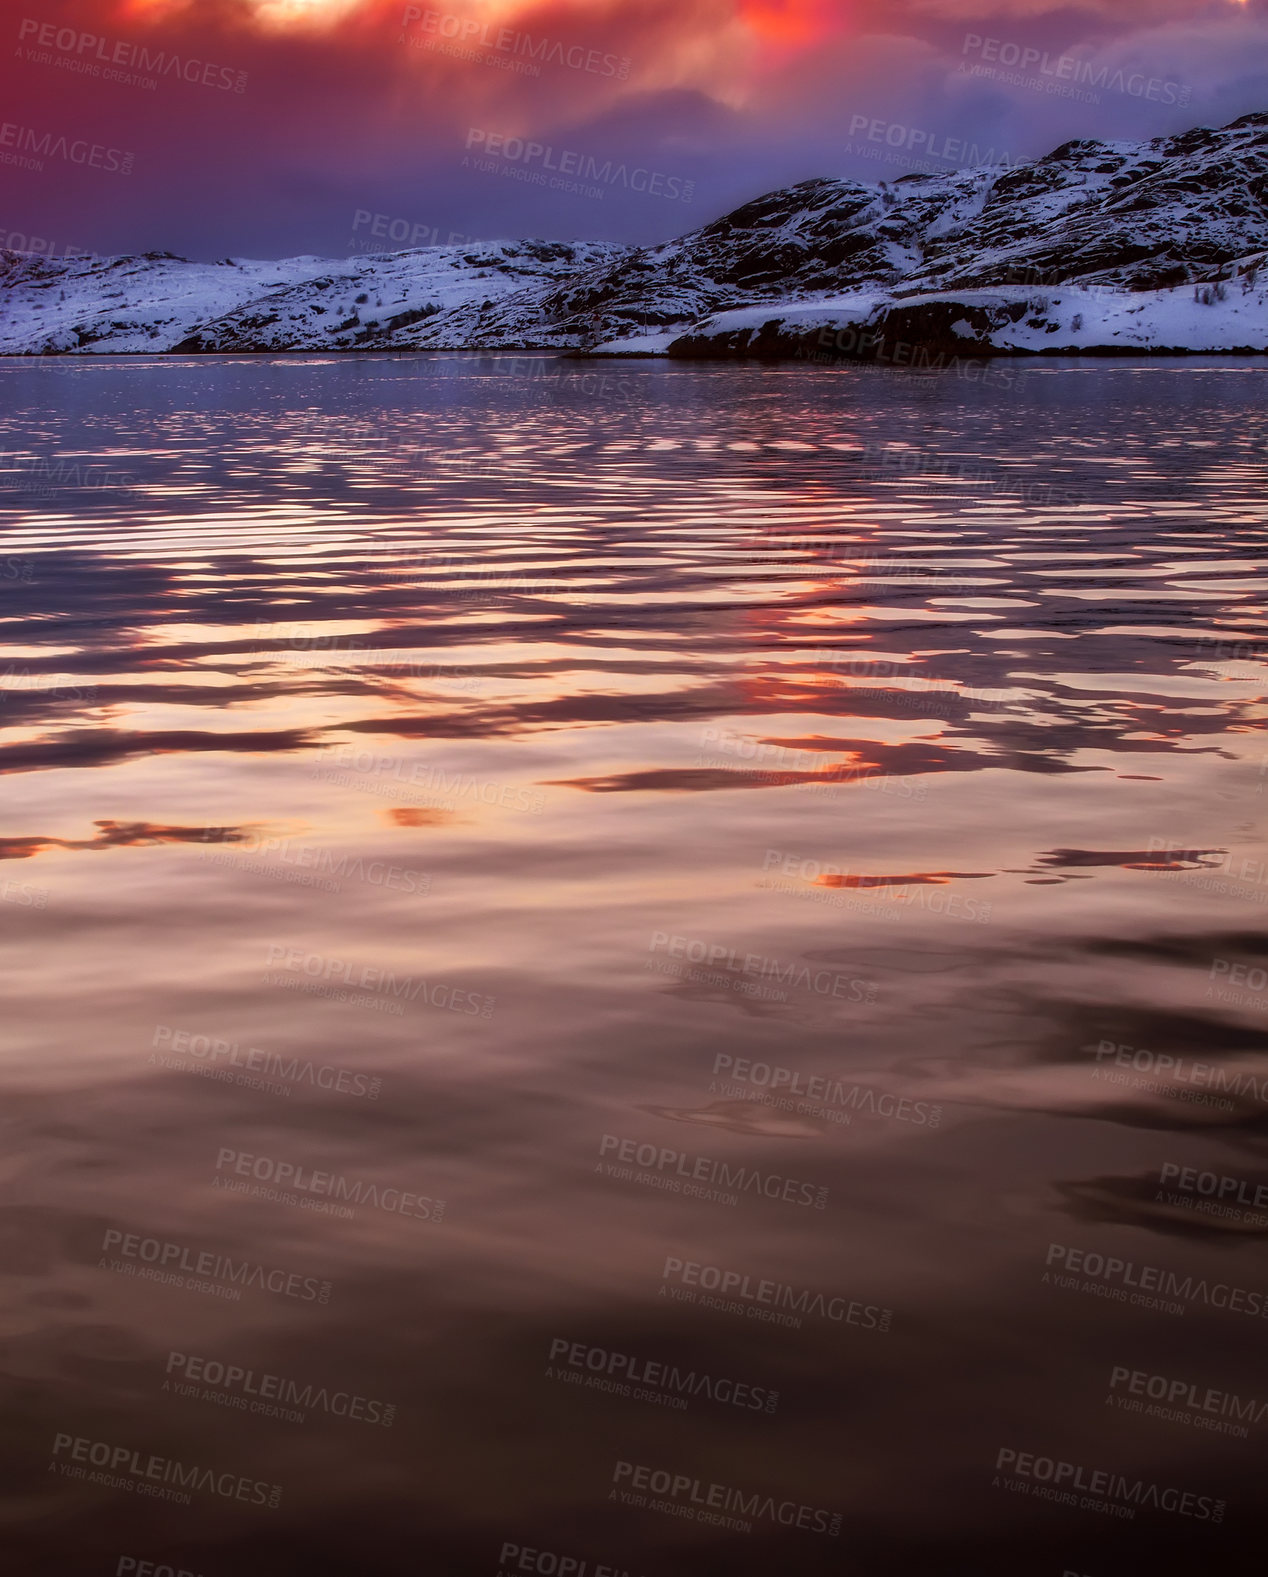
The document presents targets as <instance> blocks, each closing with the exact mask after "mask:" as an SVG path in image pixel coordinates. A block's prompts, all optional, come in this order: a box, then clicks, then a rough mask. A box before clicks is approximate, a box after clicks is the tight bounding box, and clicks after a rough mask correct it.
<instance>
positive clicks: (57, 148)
mask: <svg viewBox="0 0 1268 1577" xmlns="http://www.w3.org/2000/svg"><path fill="white" fill-rule="evenodd" d="M9 148H17V149H18V150H19V151H18V152H17V153H9V152H7V151H6V152H0V163H3V164H16V165H18V166H20V167H21V168H22V169H24V170H42V169H43V168H44V160H45V159H64V160H65V161H66V162H67V164H86V165H88V166H89V167H90V168H91V169H94V170H110V171H113V172H114V173H115V174H117V175H131V174H132V166H133V164H134V162H135V160H136V155H135V154H134V153H126V152H125V151H124V150H123V149H122V148H107V147H105V146H104V145H103V144H101V143H99V142H88V141H86V140H85V139H84V138H83V137H77V138H75V139H74V140H73V141H70V140H68V139H67V137H66V136H65V134H64V133H62V134H55V133H53V132H51V131H46V132H44V133H43V134H42V135H41V134H40V133H38V132H36V131H35V129H34V128H33V127H31V126H18V125H16V124H15V123H14V122H13V121H8V120H7V121H5V122H4V123H3V124H0V149H4V150H7V149H9Z"/></svg>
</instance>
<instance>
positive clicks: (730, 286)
mask: <svg viewBox="0 0 1268 1577" xmlns="http://www.w3.org/2000/svg"><path fill="white" fill-rule="evenodd" d="M1266 253H1268V114H1265V113H1259V114H1254V115H1246V116H1243V117H1242V118H1241V119H1240V120H1237V121H1234V122H1233V123H1232V124H1231V125H1230V126H1226V127H1224V128H1223V129H1222V130H1210V129H1207V128H1197V129H1195V130H1192V131H1189V132H1185V133H1183V134H1181V135H1179V136H1175V137H1162V138H1155V139H1154V140H1152V141H1150V142H1143V143H1130V142H1114V143H1106V142H1092V141H1079V142H1070V143H1067V144H1065V145H1064V146H1063V147H1061V148H1058V149H1056V150H1055V152H1053V153H1050V154H1048V155H1047V156H1046V157H1045V158H1042V159H1038V160H1035V161H1033V162H1032V163H1029V164H1024V165H1016V166H1002V165H994V166H988V167H985V168H981V169H974V170H963V171H952V172H949V173H948V174H946V175H911V176H903V177H902V178H900V179H899V180H897V181H895V182H893V183H892V184H885V183H882V184H880V185H875V186H873V185H868V184H865V183H862V182H858V181H844V180H813V181H803V182H801V183H800V184H798V185H796V186H792V187H789V188H787V189H786V190H783V191H778V192H772V193H769V194H767V195H766V196H764V197H760V198H758V199H756V200H755V201H753V202H751V203H747V204H745V205H744V206H743V207H741V208H738V209H736V210H735V211H734V212H733V213H730V214H727V215H726V216H725V217H723V218H721V219H718V220H716V221H715V222H714V223H712V224H709V225H705V226H704V227H702V228H701V229H699V230H696V231H693V232H691V233H690V234H689V235H686V236H683V237H680V238H679V239H677V240H675V241H669V242H666V243H664V244H663V245H660V246H655V247H648V248H633V247H620V246H615V245H610V244H604V243H584V242H582V243H575V244H566V243H558V242H543V241H519V242H488V243H479V244H476V245H470V246H463V247H455V246H449V247H429V248H422V249H416V250H412V251H404V252H396V253H390V254H386V255H383V256H377V257H373V256H371V257H359V258H357V259H354V260H348V261H343V262H332V261H329V260H322V259H320V258H313V257H300V258H291V259H289V260H287V261H285V262H281V263H258V262H246V261H242V260H227V261H225V262H223V263H217V264H201V263H189V262H185V261H183V260H181V259H179V258H174V257H171V256H170V255H168V254H154V253H150V254H147V255H146V256H145V257H130V258H115V259H105V260H78V261H59V262H51V261H43V260H40V259H31V258H19V257H17V256H16V255H15V254H13V253H0V352H9V353H12V352H18V353H25V354H39V353H61V352H70V353H80V354H84V353H93V352H103V351H104V352H131V353H135V352H149V353H153V352H156V351H166V350H179V351H182V352H187V351H221V352H228V351H279V350H324V351H330V350H378V349H398V350H477V349H512V348H517V349H518V348H530V347H537V348H555V349H563V350H568V349H582V350H588V351H590V352H591V353H594V352H598V353H601V354H616V355H621V354H627V355H628V354H644V355H649V354H650V355H666V354H668V355H671V356H706V357H718V356H724V357H734V356H785V355H792V354H797V355H806V354H812V355H815V356H816V357H820V358H822V359H835V358H845V357H854V356H860V355H862V356H871V357H883V358H888V359H892V360H895V361H901V362H903V364H908V363H909V362H911V361H915V362H916V363H917V364H919V363H920V358H919V357H915V356H913V355H911V354H910V353H911V351H912V348H913V347H916V348H919V349H920V350H921V351H922V353H930V352H932V353H935V354H960V353H963V354H973V355H982V354H992V353H1008V352H1014V353H1017V352H1021V353H1024V352H1035V351H1047V352H1054V351H1062V352H1064V353H1066V354H1072V353H1088V352H1098V351H1100V352H1111V353H1112V352H1115V351H1128V350H1134V351H1142V350H1166V349H1172V350H1184V349H1188V350H1195V351H1233V350H1242V351H1244V350H1254V351H1259V352H1264V351H1268V296H1266V294H1265V286H1268V266H1264V259H1265V254H1266ZM1261 275H1263V276H1265V277H1264V278H1263V280H1262V282H1261ZM904 347H905V349H904Z"/></svg>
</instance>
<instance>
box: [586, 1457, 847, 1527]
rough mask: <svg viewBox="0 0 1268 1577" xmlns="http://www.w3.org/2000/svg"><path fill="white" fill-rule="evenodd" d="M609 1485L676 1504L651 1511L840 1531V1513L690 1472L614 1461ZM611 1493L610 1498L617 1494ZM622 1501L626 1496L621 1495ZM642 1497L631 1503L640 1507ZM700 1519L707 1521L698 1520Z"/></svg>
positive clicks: (653, 1506) (654, 1504)
mask: <svg viewBox="0 0 1268 1577" xmlns="http://www.w3.org/2000/svg"><path fill="white" fill-rule="evenodd" d="M612 1482H613V1484H617V1485H627V1486H628V1487H629V1489H631V1490H649V1491H650V1492H651V1493H652V1494H653V1495H661V1496H668V1497H669V1499H670V1501H675V1502H678V1505H677V1506H676V1507H672V1508H666V1507H663V1506H657V1505H656V1503H655V1502H652V1503H651V1508H652V1509H653V1510H665V1509H671V1510H672V1511H673V1513H674V1514H675V1515H681V1514H682V1512H683V1511H686V1510H688V1508H690V1509H691V1510H692V1511H695V1512H697V1513H699V1512H701V1511H705V1512H708V1511H726V1512H732V1513H735V1514H736V1515H738V1516H740V1517H755V1518H757V1517H760V1518H765V1519H766V1520H767V1521H768V1522H777V1523H779V1524H780V1525H781V1526H783V1527H785V1528H801V1529H802V1530H803V1531H804V1532H807V1533H812V1532H813V1533H824V1534H827V1535H828V1537H829V1538H836V1537H837V1535H838V1534H839V1533H840V1531H841V1514H840V1512H837V1511H823V1510H821V1509H820V1508H819V1507H817V1506H807V1505H802V1504H801V1503H800V1502H799V1501H795V1500H776V1499H775V1497H774V1496H773V1495H763V1494H762V1493H761V1492H760V1491H759V1490H754V1491H746V1490H742V1489H735V1488H732V1487H731V1486H730V1485H727V1484H710V1483H708V1482H706V1481H705V1480H703V1479H698V1478H692V1477H691V1475H690V1474H689V1473H671V1472H669V1471H668V1470H667V1469H665V1468H653V1467H644V1466H642V1465H641V1464H638V1463H634V1462H617V1463H616V1464H615V1465H614V1467H613V1470H612ZM616 1493H617V1492H616V1491H615V1490H614V1491H613V1495H616ZM620 1498H621V1499H623V1500H624V1499H626V1498H627V1497H626V1496H624V1495H622V1496H621V1497H620ZM640 1500H641V1497H639V1498H636V1499H635V1500H634V1502H633V1503H634V1504H639V1503H640ZM700 1520H702V1521H707V1520H710V1519H709V1518H708V1517H701V1518H700Z"/></svg>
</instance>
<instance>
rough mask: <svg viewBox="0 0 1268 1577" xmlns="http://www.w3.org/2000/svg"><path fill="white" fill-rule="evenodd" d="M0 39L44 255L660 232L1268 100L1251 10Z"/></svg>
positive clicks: (231, 13) (905, 0) (1265, 66)
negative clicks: (779, 191)
mask: <svg viewBox="0 0 1268 1577" xmlns="http://www.w3.org/2000/svg"><path fill="white" fill-rule="evenodd" d="M3 25H4V27H5V28H6V29H7V31H8V48H7V50H6V51H5V54H4V63H3V68H2V69H3V72H4V90H3V110H2V111H0V161H3V162H2V163H0V191H3V192H4V193H5V197H4V202H3V206H2V207H0V245H3V244H8V245H9V246H12V247H26V246H32V247H33V246H35V242H36V241H37V240H38V241H39V242H41V243H43V245H42V247H39V248H37V249H41V250H52V252H53V253H54V255H59V256H60V255H62V254H63V253H64V252H65V251H67V250H70V249H75V248H79V249H84V250H93V251H97V252H102V253H117V252H138V251H144V250H147V249H162V250H170V251H173V252H177V253H180V254H181V255H184V256H188V257H195V258H203V259H213V258H219V257H224V256H227V255H235V256H253V257H279V256H286V255H293V254H297V253H318V254H320V255H324V256H335V257H338V256H347V255H350V254H352V253H354V252H358V251H365V250H372V249H392V248H393V247H399V246H406V245H411V244H413V245H425V244H430V243H434V242H436V241H439V242H445V241H447V240H449V239H450V238H451V237H453V238H454V239H460V238H468V237H470V238H479V239H491V238H496V237H502V236H534V235H536V236H544V237H549V238H571V237H591V238H596V239H611V240H622V241H634V242H650V241H657V240H662V239H665V238H667V237H669V236H672V235H676V234H680V233H682V232H683V231H686V230H689V229H692V228H694V227H695V226H697V225H699V224H702V223H705V222H707V221H708V220H710V219H713V218H716V217H717V216H718V215H719V214H721V213H723V212H725V211H726V210H727V209H728V208H730V207H733V206H735V205H736V204H738V203H740V202H743V201H744V200H746V199H747V198H749V197H753V196H756V195H758V194H759V193H761V192H763V191H767V190H770V189H771V188H773V187H777V186H781V185H785V184H787V183H789V182H791V181H795V180H801V179H804V178H806V177H809V176H815V175H833V176H853V177H855V178H857V179H862V180H869V181H879V180H892V179H894V178H895V177H896V176H897V175H900V174H903V173H904V172H905V171H908V170H911V169H918V168H927V169H931V170H952V169H954V168H956V167H957V166H958V165H963V164H972V163H977V162H985V161H987V160H991V159H1000V158H1006V159H1022V158H1028V157H1033V156H1036V155H1039V154H1042V153H1045V152H1047V151H1049V150H1050V149H1051V148H1053V147H1055V146H1056V145H1058V144H1060V143H1062V142H1064V141H1066V140H1068V139H1070V138H1072V137H1107V138H1145V137H1151V136H1156V135H1159V134H1162V133H1170V132H1175V131H1181V130H1184V129H1186V128H1188V127H1189V126H1192V125H1199V124H1206V125H1213V126H1218V125H1222V124H1225V123H1226V122H1228V121H1229V120H1232V119H1234V118H1236V117H1237V116H1239V115H1242V114H1245V113H1247V112H1248V111H1250V110H1258V109H1265V108H1268V0H1245V3H1244V4H1243V3H1241V0H1209V3H1206V4H1194V3H1185V0H1131V3H1128V0H1087V3H1085V4H1083V5H1074V4H1060V5H1058V4H1049V3H1048V0H889V3H887V4H881V3H879V0H573V3H568V0H545V3H537V0H416V3H413V4H407V3H406V0H17V3H16V5H15V7H14V8H12V9H11V10H10V11H9V15H8V18H7V19H6V21H5V23H4V24H3ZM129 166H130V168H129ZM583 175H584V176H586V177H588V178H586V179H581V178H580V177H581V176H583ZM24 238H25V240H24Z"/></svg>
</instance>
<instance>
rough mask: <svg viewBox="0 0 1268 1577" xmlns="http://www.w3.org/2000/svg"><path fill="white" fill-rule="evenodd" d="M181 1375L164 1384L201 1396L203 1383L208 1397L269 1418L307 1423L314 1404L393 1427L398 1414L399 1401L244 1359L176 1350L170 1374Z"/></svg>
mask: <svg viewBox="0 0 1268 1577" xmlns="http://www.w3.org/2000/svg"><path fill="white" fill-rule="evenodd" d="M173 1372H175V1375H176V1379H175V1380H173V1379H171V1378H168V1379H165V1380H164V1381H163V1389H164V1390H165V1391H166V1390H168V1389H174V1390H175V1392H176V1394H177V1395H178V1396H192V1395H196V1394H197V1393H198V1392H199V1390H200V1388H202V1397H203V1399H212V1400H215V1401H216V1402H219V1403H220V1404H221V1405H223V1406H229V1407H236V1408H238V1409H239V1410H240V1411H242V1412H250V1413H259V1414H262V1415H264V1416H265V1417H268V1418H286V1419H288V1420H290V1421H292V1422H299V1423H302V1422H303V1419H304V1414H303V1412H301V1411H298V1409H302V1408H312V1409H315V1410H317V1411H320V1412H323V1413H329V1414H331V1415H332V1416H333V1417H335V1418H348V1419H353V1420H356V1421H357V1422H360V1423H366V1424H381V1425H382V1426H383V1428H385V1429H390V1428H391V1426H392V1423H393V1420H394V1419H395V1417H396V1404H395V1403H393V1402H378V1401H375V1400H374V1399H373V1398H371V1397H366V1396H359V1395H357V1394H355V1393H354V1392H351V1391H337V1390H336V1391H332V1390H331V1389H330V1388H329V1387H328V1386H324V1385H312V1384H311V1383H310V1384H307V1385H302V1386H301V1385H300V1383H299V1382H298V1381H297V1380H288V1379H286V1378H285V1377H284V1376H282V1375H277V1374H261V1373H258V1372H257V1371H256V1370H254V1369H244V1368H243V1367H242V1366H241V1365H240V1364H232V1363H229V1364H226V1363H221V1362H219V1361H218V1360H217V1359H215V1358H200V1357H198V1356H197V1355H195V1354H193V1353H182V1352H170V1353H168V1355H167V1374H168V1375H169V1376H171V1375H172V1374H173Z"/></svg>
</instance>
